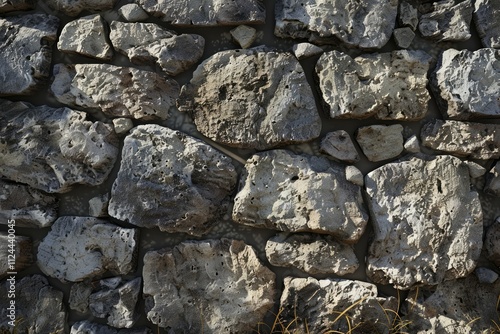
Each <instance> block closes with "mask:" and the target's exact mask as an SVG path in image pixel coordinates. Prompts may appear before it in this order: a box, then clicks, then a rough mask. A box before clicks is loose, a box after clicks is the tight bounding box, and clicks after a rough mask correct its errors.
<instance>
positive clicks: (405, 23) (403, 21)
mask: <svg viewBox="0 0 500 334" xmlns="http://www.w3.org/2000/svg"><path fill="white" fill-rule="evenodd" d="M398 22H399V25H400V26H402V27H410V28H411V30H415V29H416V28H417V24H418V10H417V8H415V7H413V6H412V5H411V4H410V3H408V2H405V1H403V2H401V3H400V4H399V14H398Z"/></svg>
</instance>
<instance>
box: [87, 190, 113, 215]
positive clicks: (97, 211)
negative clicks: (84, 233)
mask: <svg viewBox="0 0 500 334" xmlns="http://www.w3.org/2000/svg"><path fill="white" fill-rule="evenodd" d="M108 204H109V194H107V193H106V194H103V195H100V196H96V197H92V198H91V199H90V200H89V215H90V216H92V217H107V216H108Z"/></svg>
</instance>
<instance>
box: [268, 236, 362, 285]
mask: <svg viewBox="0 0 500 334" xmlns="http://www.w3.org/2000/svg"><path fill="white" fill-rule="evenodd" d="M266 257H267V259H268V260H269V263H271V264H272V265H273V266H278V267H295V268H298V269H300V270H302V271H305V272H306V273H308V274H311V275H316V274H335V275H345V274H350V273H353V272H355V271H356V269H358V266H359V262H358V259H357V258H356V255H355V254H354V249H353V247H352V246H349V245H345V244H342V243H340V242H338V241H336V240H335V239H333V238H332V237H331V236H329V235H319V234H309V233H307V234H306V233H301V234H291V235H288V234H287V233H280V234H278V235H276V236H275V237H273V238H271V239H269V240H268V241H267V244H266Z"/></svg>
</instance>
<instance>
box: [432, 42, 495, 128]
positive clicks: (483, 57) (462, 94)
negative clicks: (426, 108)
mask: <svg viewBox="0 0 500 334" xmlns="http://www.w3.org/2000/svg"><path fill="white" fill-rule="evenodd" d="M431 88H432V90H433V91H434V93H435V94H434V95H435V96H436V101H437V102H438V106H439V108H440V109H441V111H442V112H443V114H445V115H447V116H448V117H449V118H452V119H461V120H464V119H470V118H473V117H500V103H498V99H499V98H500V93H499V92H500V50H495V49H479V50H477V51H468V50H461V51H458V50H455V49H448V50H446V51H444V52H443V53H442V55H441V57H440V60H439V62H438V64H437V66H436V69H435V70H434V73H433V74H432V76H431Z"/></svg>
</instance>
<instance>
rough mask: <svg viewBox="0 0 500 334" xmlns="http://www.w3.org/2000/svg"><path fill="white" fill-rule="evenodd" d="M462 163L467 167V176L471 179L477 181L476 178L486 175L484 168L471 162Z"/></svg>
mask: <svg viewBox="0 0 500 334" xmlns="http://www.w3.org/2000/svg"><path fill="white" fill-rule="evenodd" d="M464 163H465V164H466V165H467V167H469V175H470V177H471V178H473V179H477V178H478V177H481V176H483V175H484V174H486V168H484V167H483V166H481V165H480V164H477V163H475V162H473V161H467V160H466V161H464Z"/></svg>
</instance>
